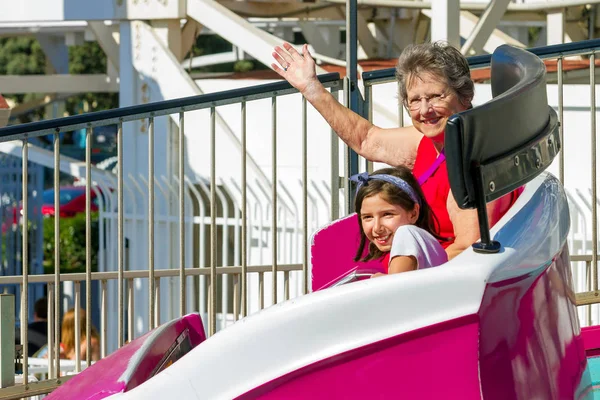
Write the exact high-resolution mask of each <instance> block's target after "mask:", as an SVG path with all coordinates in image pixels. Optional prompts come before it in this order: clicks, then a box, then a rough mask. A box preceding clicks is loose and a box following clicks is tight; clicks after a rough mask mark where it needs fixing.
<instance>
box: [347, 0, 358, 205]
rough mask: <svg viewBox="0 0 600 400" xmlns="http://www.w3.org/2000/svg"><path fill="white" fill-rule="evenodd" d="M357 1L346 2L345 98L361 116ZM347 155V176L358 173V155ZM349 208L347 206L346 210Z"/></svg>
mask: <svg viewBox="0 0 600 400" xmlns="http://www.w3.org/2000/svg"><path fill="white" fill-rule="evenodd" d="M356 3H357V0H346V78H345V79H346V80H347V82H348V84H347V86H346V90H347V93H346V97H347V98H348V108H349V109H351V110H352V111H354V112H355V113H357V114H361V110H360V106H359V98H360V91H359V90H358V46H357V45H358V32H357V26H358V25H357V24H358V22H357V21H358V7H357V4H356ZM346 149H347V150H346V152H347V155H348V163H347V164H348V165H347V169H348V175H347V177H348V176H350V175H354V174H357V173H358V154H356V152H355V151H354V150H352V149H350V147H347V148H346ZM353 196H354V194H353V193H348V197H347V198H346V203H347V205H351V204H352V201H353ZM350 208H351V207H350V206H349V208H348V209H350Z"/></svg>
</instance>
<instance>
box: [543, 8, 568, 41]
mask: <svg viewBox="0 0 600 400" xmlns="http://www.w3.org/2000/svg"><path fill="white" fill-rule="evenodd" d="M565 25H566V22H565V13H564V12H563V10H559V11H557V12H551V13H548V15H547V16H546V43H547V44H548V45H551V44H561V43H564V42H565Z"/></svg>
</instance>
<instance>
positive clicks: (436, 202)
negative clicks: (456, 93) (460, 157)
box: [412, 136, 454, 248]
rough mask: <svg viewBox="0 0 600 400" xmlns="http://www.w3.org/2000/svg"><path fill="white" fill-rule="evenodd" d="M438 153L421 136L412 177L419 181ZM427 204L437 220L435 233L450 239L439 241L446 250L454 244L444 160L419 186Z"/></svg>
mask: <svg viewBox="0 0 600 400" xmlns="http://www.w3.org/2000/svg"><path fill="white" fill-rule="evenodd" d="M437 157H438V153H437V151H436V149H435V146H434V145H433V142H432V141H431V139H429V138H427V137H425V136H423V139H421V142H419V148H418V149H417V159H416V160H415V166H414V167H413V171H412V172H413V175H414V176H415V177H416V178H417V179H419V177H420V176H421V175H423V173H424V172H425V171H427V170H428V169H429V167H430V166H431V164H433V163H434V162H435V160H436V159H437ZM421 189H422V190H423V194H424V195H425V200H427V204H429V207H430V208H431V210H432V211H433V214H434V215H435V216H436V218H437V222H438V226H437V228H438V229H437V231H436V233H437V234H438V235H440V236H441V237H444V238H450V239H451V240H450V241H440V244H441V245H442V246H443V247H444V248H446V247H448V246H450V245H451V244H452V242H454V226H453V225H452V221H450V216H449V215H448V207H447V201H448V194H449V193H450V181H449V180H448V170H447V169H446V161H445V160H444V161H443V162H442V163H441V164H440V166H439V167H438V168H437V169H436V170H435V171H433V173H432V174H431V175H430V176H429V178H428V179H427V180H426V181H425V182H424V183H423V184H422V185H421Z"/></svg>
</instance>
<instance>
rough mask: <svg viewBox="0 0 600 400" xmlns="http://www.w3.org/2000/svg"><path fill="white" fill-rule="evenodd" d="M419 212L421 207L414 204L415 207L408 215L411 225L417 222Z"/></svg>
mask: <svg viewBox="0 0 600 400" xmlns="http://www.w3.org/2000/svg"><path fill="white" fill-rule="evenodd" d="M420 211H421V206H419V205H418V204H415V206H414V207H413V209H412V210H411V211H410V213H409V215H408V216H409V218H410V223H411V224H415V223H417V220H418V219H419V213H420Z"/></svg>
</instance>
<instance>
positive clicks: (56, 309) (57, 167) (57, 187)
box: [53, 129, 89, 378]
mask: <svg viewBox="0 0 600 400" xmlns="http://www.w3.org/2000/svg"><path fill="white" fill-rule="evenodd" d="M53 139H54V313H55V315H54V317H55V318H56V323H55V324H54V362H55V363H56V365H55V367H54V371H55V373H56V377H57V378H58V377H59V376H60V323H59V322H58V321H60V319H61V314H62V313H61V312H60V130H59V129H57V130H56V133H55V134H54V137H53ZM87 197H88V198H89V196H87Z"/></svg>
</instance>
